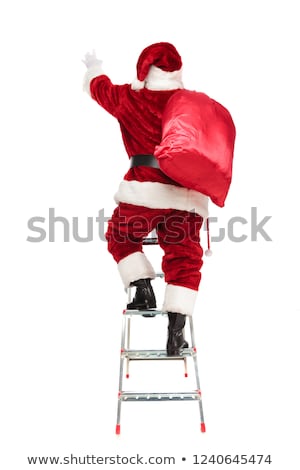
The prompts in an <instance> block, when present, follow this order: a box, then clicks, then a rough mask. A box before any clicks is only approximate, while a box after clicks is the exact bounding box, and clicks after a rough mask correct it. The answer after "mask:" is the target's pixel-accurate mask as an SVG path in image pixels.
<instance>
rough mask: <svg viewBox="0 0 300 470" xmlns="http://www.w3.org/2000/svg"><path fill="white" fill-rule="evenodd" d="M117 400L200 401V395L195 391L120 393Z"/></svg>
mask: <svg viewBox="0 0 300 470" xmlns="http://www.w3.org/2000/svg"><path fill="white" fill-rule="evenodd" d="M119 400H122V401H135V402H136V401H196V400H201V394H200V393H198V392H197V390H195V391H193V392H176V393H175V392H172V393H166V392H163V393H153V392H151V393H146V392H143V393H141V392H120V394H119Z"/></svg>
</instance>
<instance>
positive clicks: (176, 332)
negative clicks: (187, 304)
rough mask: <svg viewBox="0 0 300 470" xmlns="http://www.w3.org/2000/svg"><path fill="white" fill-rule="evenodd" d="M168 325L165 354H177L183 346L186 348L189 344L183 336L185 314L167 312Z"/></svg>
mask: <svg viewBox="0 0 300 470" xmlns="http://www.w3.org/2000/svg"><path fill="white" fill-rule="evenodd" d="M168 317H169V326H168V333H169V336H168V342H167V354H168V356H178V355H179V354H180V353H181V352H182V349H183V348H188V347H189V345H188V343H187V341H185V339H184V336H183V328H184V325H185V315H182V314H181V313H168Z"/></svg>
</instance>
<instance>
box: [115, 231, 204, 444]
mask: <svg viewBox="0 0 300 470" xmlns="http://www.w3.org/2000/svg"><path fill="white" fill-rule="evenodd" d="M157 244H158V243H157V237H156V236H155V232H154V234H153V235H152V236H150V237H148V238H145V239H144V240H143V245H157ZM156 277H160V278H163V277H164V275H163V273H156ZM127 292H128V303H129V302H131V300H132V288H130V287H129V288H128V289H127ZM156 316H167V313H166V312H163V311H162V310H159V309H151V310H126V309H125V310H123V315H122V317H123V318H122V331H121V349H120V370H119V389H118V407H117V424H116V434H117V435H119V434H120V433H121V406H122V403H124V402H150V401H156V402H163V401H165V402H171V401H190V402H191V401H194V402H196V403H198V406H199V413H200V430H201V432H205V431H206V428H205V422H204V414H203V405H202V393H201V388H200V379H199V370H198V362H197V348H196V344H195V334H194V324H193V318H192V317H191V316H187V317H186V319H187V322H188V323H189V328H190V340H191V345H190V347H188V348H184V349H183V351H182V352H181V353H180V355H178V356H168V355H167V351H166V349H163V350H161V349H144V350H143V349H139V350H137V349H131V347H130V340H131V337H130V335H131V321H132V320H133V319H134V318H137V317H156ZM145 321H149V320H146V318H145ZM189 358H190V359H191V360H192V362H193V365H194V379H195V389H194V390H191V391H188V392H187V391H184V392H178V391H176V392H175V391H170V392H157V391H155V392H154V391H147V392H134V391H126V390H123V382H124V377H125V378H126V379H129V364H130V362H131V361H151V360H152V361H163V360H165V361H182V362H183V363H184V376H185V377H188V371H187V361H188V359H189Z"/></svg>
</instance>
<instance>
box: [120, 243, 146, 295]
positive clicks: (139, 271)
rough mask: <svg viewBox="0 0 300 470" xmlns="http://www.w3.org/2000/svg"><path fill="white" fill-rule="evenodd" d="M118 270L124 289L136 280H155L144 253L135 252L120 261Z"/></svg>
mask: <svg viewBox="0 0 300 470" xmlns="http://www.w3.org/2000/svg"><path fill="white" fill-rule="evenodd" d="M118 269H119V273H120V276H121V279H122V281H123V283H124V286H125V287H129V285H130V283H131V282H133V281H137V280H138V279H146V278H150V279H155V271H154V269H153V267H152V265H151V263H150V261H149V260H148V258H146V256H145V254H144V253H141V252H140V251H136V252H135V253H132V254H131V255H128V256H126V257H125V258H123V259H121V261H119V263H118Z"/></svg>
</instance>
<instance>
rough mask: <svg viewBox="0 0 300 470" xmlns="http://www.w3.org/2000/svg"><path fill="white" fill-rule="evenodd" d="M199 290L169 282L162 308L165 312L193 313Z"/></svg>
mask: <svg viewBox="0 0 300 470" xmlns="http://www.w3.org/2000/svg"><path fill="white" fill-rule="evenodd" d="M197 294H198V291H196V290H193V289H189V288H188V287H183V286H174V285H173V284H167V286H166V290H165V299H164V303H163V307H162V310H163V311H164V312H173V313H182V314H183V315H193V311H194V307H195V303H196V300H197Z"/></svg>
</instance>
